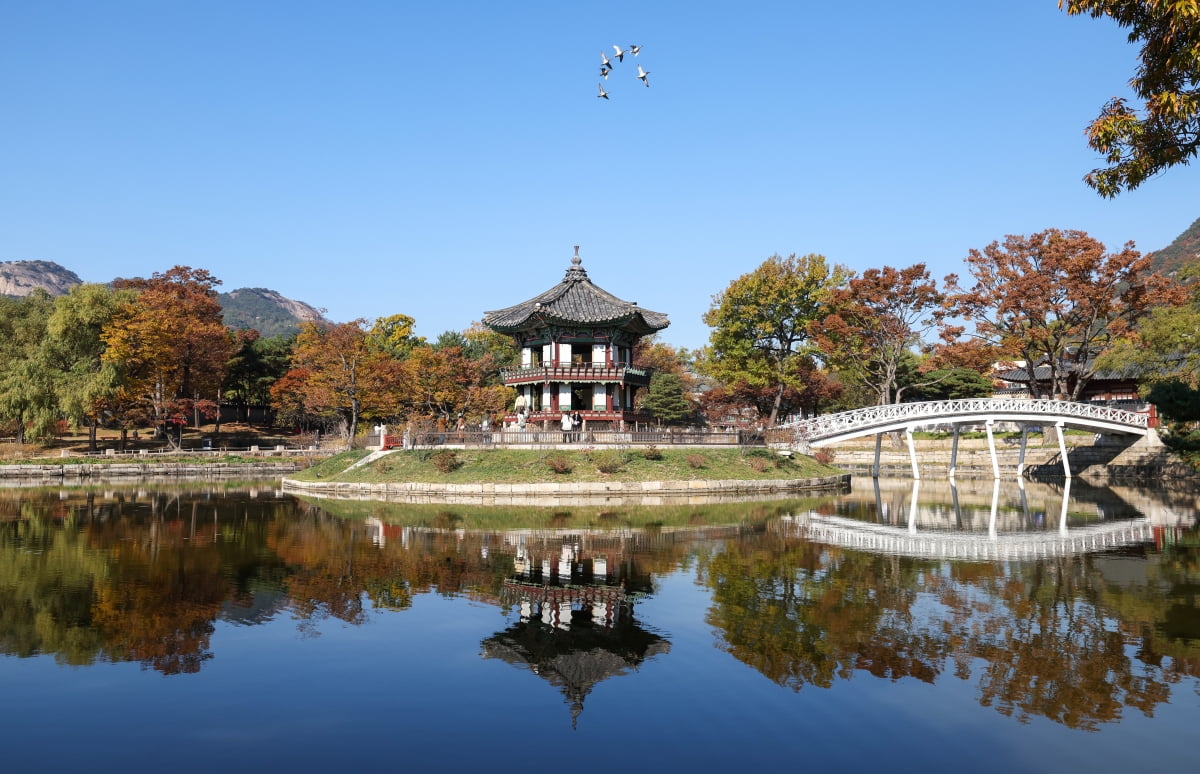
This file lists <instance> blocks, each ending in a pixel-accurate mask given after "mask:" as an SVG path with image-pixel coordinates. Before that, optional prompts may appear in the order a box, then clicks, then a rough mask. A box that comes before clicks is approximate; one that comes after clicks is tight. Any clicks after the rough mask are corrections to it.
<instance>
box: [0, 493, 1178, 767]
mask: <svg viewBox="0 0 1200 774" xmlns="http://www.w3.org/2000/svg"><path fill="white" fill-rule="evenodd" d="M277 486H278V485H277V483H276V482H270V481H268V482H259V483H249V484H240V485H229V484H222V483H212V484H205V483H193V484H189V485H187V486H182V485H181V486H171V485H164V484H152V485H151V484H146V485H142V486H140V487H138V486H126V485H120V486H116V485H114V486H113V488H109V489H105V488H103V487H101V488H86V489H85V488H66V489H7V490H0V695H2V696H3V702H2V703H0V728H2V729H3V732H2V738H3V739H4V740H5V741H6V744H5V748H6V749H5V751H4V758H3V761H4V762H3V769H4V770H5V771H11V772H26V771H28V772H34V771H36V772H59V771H63V772H66V771H88V772H93V773H94V772H110V771H111V772H117V771H122V772H124V771H151V770H168V771H172V772H214V771H220V772H241V771H289V772H310V771H311V772H317V771H321V772H328V771H354V770H360V771H391V770H396V771H423V770H430V769H434V768H437V769H439V770H444V771H466V770H486V771H490V772H508V771H514V772H516V771H522V772H524V771H528V770H531V769H539V768H546V767H551V768H558V767H562V768H565V769H568V770H571V771H576V772H602V771H603V772H611V771H614V770H621V771H633V772H638V771H699V772H707V771H745V770H781V769H783V768H784V767H787V768H789V769H794V768H799V767H805V768H809V767H816V768H819V769H833V770H837V771H877V770H881V769H886V770H888V771H889V772H894V771H922V772H943V771H959V770H970V771H981V772H992V771H995V772H1006V773H1009V774H1011V772H1015V771H1020V772H1030V771H1046V772H1055V773H1056V774H1061V772H1062V771H1074V770H1088V771H1093V772H1105V771H1129V770H1141V769H1144V768H1147V767H1151V768H1153V769H1155V770H1171V769H1173V768H1174V769H1179V770H1192V769H1193V768H1194V765H1195V744H1194V737H1193V736H1192V734H1193V733H1195V729H1196V727H1197V725H1200V599H1198V597H1200V533H1198V530H1197V502H1198V500H1197V497H1196V495H1195V494H1185V493H1169V492H1164V491H1159V490H1152V489H1144V488H1143V489H1138V488H1130V487H1125V488H1116V487H1113V488H1097V487H1094V486H1089V485H1086V484H1083V483H1081V482H1075V483H1073V484H1071V485H1070V486H1069V487H1066V486H1064V484H1063V483H1062V482H1059V483H1056V484H1055V483H1051V484H1034V483H1025V484H1022V485H1018V483H1017V482H1013V481H1005V482H1002V483H1001V484H1000V485H999V486H996V487H993V484H992V481H991V480H987V481H965V482H960V483H958V484H957V485H951V484H950V482H947V481H923V482H921V483H920V485H919V486H918V487H914V485H913V482H912V481H909V480H881V481H879V482H873V481H871V480H870V479H857V480H855V481H854V483H853V488H852V490H851V491H850V492H849V493H842V494H836V495H829V496H821V497H812V498H807V499H790V500H782V499H781V500H773V501H766V502H761V501H760V502H748V503H707V502H703V501H696V500H692V501H685V502H678V503H673V504H666V505H662V506H658V507H654V508H649V507H641V506H637V505H626V504H618V505H613V504H606V503H600V504H596V505H580V506H571V507H557V508H552V509H534V508H528V507H520V508H517V507H513V508H508V509H506V508H473V507H468V506H437V505H428V504H424V505H422V504H413V505H406V504H397V503H390V504H386V505H384V504H378V503H369V502H353V503H350V502H339V501H318V500H311V501H306V500H301V499H297V498H295V497H292V496H290V495H286V494H284V493H282V492H281V491H279V489H278V488H277Z"/></svg>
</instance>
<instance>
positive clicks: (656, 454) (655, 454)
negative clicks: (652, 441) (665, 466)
mask: <svg viewBox="0 0 1200 774" xmlns="http://www.w3.org/2000/svg"><path fill="white" fill-rule="evenodd" d="M642 456H643V457H645V458H646V459H648V460H661V459H662V458H663V453H662V449H660V448H658V447H657V446H647V447H646V448H645V450H643V451H642Z"/></svg>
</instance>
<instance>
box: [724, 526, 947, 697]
mask: <svg viewBox="0 0 1200 774" xmlns="http://www.w3.org/2000/svg"><path fill="white" fill-rule="evenodd" d="M704 575H705V580H706V582H707V583H708V585H709V586H711V588H712V590H713V608H712V610H711V611H710V613H709V617H708V621H709V623H710V624H712V625H713V626H716V627H717V628H718V629H719V630H720V631H721V633H722V636H723V639H724V642H723V643H722V646H723V647H724V648H725V650H727V651H728V652H729V653H730V654H731V655H733V656H734V657H735V658H737V659H738V660H740V661H743V662H745V663H747V664H749V665H750V666H753V667H754V668H755V669H757V670H759V671H760V672H762V673H763V674H764V675H765V676H766V677H767V678H769V679H771V680H773V681H774V682H777V683H779V684H781V685H787V686H790V687H791V688H793V689H795V690H799V689H800V688H802V687H803V686H804V685H810V684H811V685H816V686H820V687H829V686H830V685H832V684H833V682H834V679H835V678H843V679H845V678H848V677H849V676H850V673H851V672H852V671H854V670H865V671H867V672H869V673H871V674H873V675H876V676H877V677H888V678H891V679H897V678H900V677H916V678H918V679H920V680H924V681H926V682H931V681H932V680H933V679H934V678H935V677H936V676H937V674H938V672H939V671H940V663H941V661H942V659H943V657H944V655H945V647H946V645H945V643H944V642H942V641H941V640H940V639H938V638H936V637H934V636H932V635H931V634H929V633H927V632H925V631H922V630H919V629H917V628H916V627H914V621H913V618H914V616H913V614H912V612H911V608H912V606H913V604H914V602H915V601H916V599H917V596H918V594H917V586H918V584H917V582H916V580H917V576H918V568H917V567H915V566H914V563H911V562H903V561H899V560H897V559H894V558H888V557H882V556H873V555H870V554H860V553H853V552H839V551H836V550H830V549H827V548H825V547H823V546H820V545H817V544H813V543H806V542H801V541H775V540H772V539H769V538H768V539H766V540H761V541H743V542H741V543H738V544H736V545H731V546H729V547H728V548H727V549H726V550H725V551H724V552H722V553H720V554H717V555H716V556H714V557H713V558H712V559H711V560H710V561H709V563H708V564H707V566H706V567H705V568H704Z"/></svg>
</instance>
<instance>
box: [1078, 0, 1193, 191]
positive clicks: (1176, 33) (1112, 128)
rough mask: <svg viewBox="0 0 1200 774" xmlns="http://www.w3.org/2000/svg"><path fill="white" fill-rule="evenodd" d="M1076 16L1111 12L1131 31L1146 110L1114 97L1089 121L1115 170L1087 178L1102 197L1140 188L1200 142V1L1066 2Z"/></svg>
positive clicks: (1138, 89)
mask: <svg viewBox="0 0 1200 774" xmlns="http://www.w3.org/2000/svg"><path fill="white" fill-rule="evenodd" d="M1058 7H1059V8H1065V9H1066V12H1067V13H1068V14H1070V15H1072V16H1077V15H1082V14H1088V15H1090V16H1092V17H1094V18H1101V17H1107V18H1109V19H1112V20H1113V21H1115V22H1116V23H1117V24H1118V25H1120V26H1121V27H1126V28H1129V42H1130V43H1133V44H1140V45H1141V52H1140V59H1141V65H1140V66H1139V67H1138V69H1137V73H1136V75H1134V77H1133V78H1132V79H1130V81H1129V85H1130V86H1131V87H1132V88H1133V92H1134V94H1135V95H1136V96H1137V98H1138V99H1139V100H1142V101H1143V103H1144V104H1143V105H1142V107H1141V109H1140V110H1139V109H1138V108H1135V107H1131V106H1130V105H1129V104H1128V102H1127V100H1125V99H1124V98H1122V97H1114V98H1113V99H1111V100H1109V101H1108V102H1107V103H1106V104H1105V105H1104V106H1103V107H1102V108H1101V110H1100V115H1099V116H1098V117H1097V118H1096V119H1095V120H1093V121H1092V123H1091V124H1090V125H1089V126H1088V130H1087V138H1088V145H1089V146H1090V147H1091V148H1092V149H1094V150H1096V151H1097V152H1099V153H1101V154H1102V155H1103V156H1104V159H1105V161H1106V162H1108V165H1109V166H1107V167H1104V168H1100V169H1094V170H1092V172H1090V173H1089V174H1087V175H1086V176H1085V177H1084V181H1085V182H1086V183H1087V184H1088V185H1089V186H1091V187H1092V188H1094V189H1095V190H1096V191H1097V192H1098V193H1099V194H1100V195H1101V196H1105V197H1113V196H1116V195H1117V194H1119V193H1121V191H1122V190H1127V189H1128V190H1132V189H1134V188H1137V187H1138V186H1139V185H1141V184H1142V183H1143V182H1144V181H1145V180H1146V179H1148V178H1150V177H1152V176H1154V175H1156V174H1158V173H1159V172H1162V171H1163V170H1165V169H1168V168H1170V167H1173V166H1175V165H1177V164H1187V163H1189V162H1190V161H1191V160H1192V158H1193V157H1194V156H1195V155H1196V150H1197V148H1198V147H1200V4H1197V3H1196V2H1195V0H1059V2H1058Z"/></svg>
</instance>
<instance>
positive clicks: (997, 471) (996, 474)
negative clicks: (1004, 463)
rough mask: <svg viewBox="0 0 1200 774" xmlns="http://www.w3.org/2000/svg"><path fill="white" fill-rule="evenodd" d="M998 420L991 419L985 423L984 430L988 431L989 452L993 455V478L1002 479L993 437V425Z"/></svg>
mask: <svg viewBox="0 0 1200 774" xmlns="http://www.w3.org/2000/svg"><path fill="white" fill-rule="evenodd" d="M995 423H996V420H994V419H989V420H988V421H986V422H984V423H983V428H984V430H986V431H987V439H988V452H989V453H990V454H991V455H992V478H995V479H999V478H1000V463H999V462H997V461H996V439H995V437H993V436H992V425H994V424H995Z"/></svg>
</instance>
